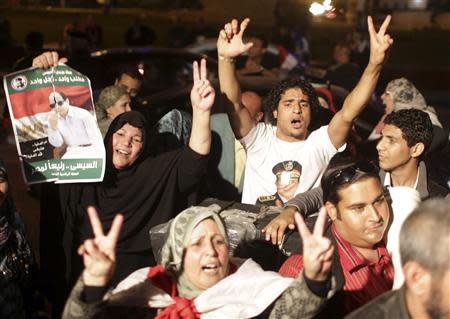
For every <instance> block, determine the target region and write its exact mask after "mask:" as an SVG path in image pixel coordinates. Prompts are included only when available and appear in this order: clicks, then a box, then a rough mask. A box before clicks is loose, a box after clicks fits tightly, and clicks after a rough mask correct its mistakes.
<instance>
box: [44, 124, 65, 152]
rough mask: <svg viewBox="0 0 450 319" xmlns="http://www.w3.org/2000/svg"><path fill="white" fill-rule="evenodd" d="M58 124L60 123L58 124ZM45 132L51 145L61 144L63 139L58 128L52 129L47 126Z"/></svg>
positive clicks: (57, 145)
mask: <svg viewBox="0 0 450 319" xmlns="http://www.w3.org/2000/svg"><path fill="white" fill-rule="evenodd" d="M58 125H60V124H58ZM47 134H48V142H49V143H50V144H51V145H52V146H54V147H60V146H61V145H63V143H64V139H63V137H62V135H61V133H59V131H58V130H54V129H52V128H51V127H50V126H49V127H48V129H47Z"/></svg>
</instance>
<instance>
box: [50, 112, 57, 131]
mask: <svg viewBox="0 0 450 319" xmlns="http://www.w3.org/2000/svg"><path fill="white" fill-rule="evenodd" d="M48 126H49V127H50V128H52V129H53V130H56V129H58V115H57V114H56V112H51V113H50V115H49V116H48Z"/></svg>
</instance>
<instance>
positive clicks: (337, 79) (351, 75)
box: [326, 63, 361, 92]
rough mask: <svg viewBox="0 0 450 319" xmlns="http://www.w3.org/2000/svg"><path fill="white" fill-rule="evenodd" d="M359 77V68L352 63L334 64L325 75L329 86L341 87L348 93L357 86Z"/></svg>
mask: <svg viewBox="0 0 450 319" xmlns="http://www.w3.org/2000/svg"><path fill="white" fill-rule="evenodd" d="M360 77H361V73H360V71H359V68H358V66H357V65H356V64H353V63H344V64H336V65H334V66H332V67H330V68H329V69H328V72H327V75H326V79H327V80H328V81H330V83H331V84H334V85H337V86H340V87H343V88H344V89H346V90H347V91H349V92H350V91H352V90H353V89H354V88H355V86H356V84H358V81H359V78H360Z"/></svg>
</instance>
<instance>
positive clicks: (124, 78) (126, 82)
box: [115, 74, 142, 97]
mask: <svg viewBox="0 0 450 319" xmlns="http://www.w3.org/2000/svg"><path fill="white" fill-rule="evenodd" d="M115 85H120V86H122V87H123V88H124V89H125V90H127V93H128V94H129V95H130V96H131V97H135V96H136V95H137V94H138V93H139V90H140V89H141V86H142V82H141V81H140V80H138V79H133V78H132V77H131V76H129V75H128V74H122V75H121V76H120V78H119V79H117V80H116V83H115Z"/></svg>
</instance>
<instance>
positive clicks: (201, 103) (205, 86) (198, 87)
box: [191, 59, 215, 111]
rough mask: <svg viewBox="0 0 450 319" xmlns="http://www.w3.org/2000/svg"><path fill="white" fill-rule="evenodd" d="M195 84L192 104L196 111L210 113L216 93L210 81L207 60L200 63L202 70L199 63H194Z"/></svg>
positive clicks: (192, 92)
mask: <svg viewBox="0 0 450 319" xmlns="http://www.w3.org/2000/svg"><path fill="white" fill-rule="evenodd" d="M192 78H193V82H194V85H193V87H192V90H191V103H192V108H193V109H194V111H195V110H196V109H197V110H200V111H209V110H211V107H212V105H213V103H214V97H215V91H214V88H213V87H212V86H211V83H210V82H209V80H208V70H207V69H206V60H205V59H202V61H201V62H200V70H199V67H198V63H197V61H194V63H193V75H192Z"/></svg>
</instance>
